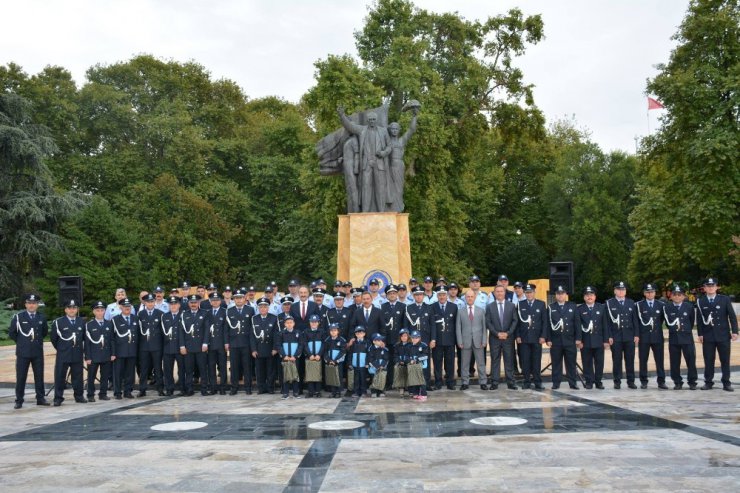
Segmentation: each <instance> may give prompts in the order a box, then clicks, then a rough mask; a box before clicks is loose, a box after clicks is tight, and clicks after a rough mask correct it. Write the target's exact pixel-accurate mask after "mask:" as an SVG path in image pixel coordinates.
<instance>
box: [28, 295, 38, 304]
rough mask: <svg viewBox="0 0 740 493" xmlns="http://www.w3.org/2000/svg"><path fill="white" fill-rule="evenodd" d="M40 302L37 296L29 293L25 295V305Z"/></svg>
mask: <svg viewBox="0 0 740 493" xmlns="http://www.w3.org/2000/svg"><path fill="white" fill-rule="evenodd" d="M39 301H41V298H39V296H38V295H35V294H33V293H29V294H27V295H26V303H38V302H39Z"/></svg>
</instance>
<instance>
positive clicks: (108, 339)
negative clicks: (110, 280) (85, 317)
mask: <svg viewBox="0 0 740 493" xmlns="http://www.w3.org/2000/svg"><path fill="white" fill-rule="evenodd" d="M105 309H106V305H105V303H103V302H102V301H96V302H95V303H94V304H93V305H92V311H93V315H94V318H93V320H90V321H89V322H87V323H86V324H85V338H86V341H85V347H84V354H85V364H86V365H87V400H88V401H89V402H95V377H96V376H97V375H98V370H100V392H99V393H98V397H99V398H100V400H101V401H108V400H110V397H108V380H109V379H110V375H111V370H112V367H113V361H115V359H116V356H115V354H114V352H113V322H111V321H110V320H106V319H105Z"/></svg>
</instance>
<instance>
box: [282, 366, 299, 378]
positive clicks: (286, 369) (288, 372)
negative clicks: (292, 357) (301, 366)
mask: <svg viewBox="0 0 740 493" xmlns="http://www.w3.org/2000/svg"><path fill="white" fill-rule="evenodd" d="M297 381H298V368H296V366H295V361H283V382H286V383H291V382H297Z"/></svg>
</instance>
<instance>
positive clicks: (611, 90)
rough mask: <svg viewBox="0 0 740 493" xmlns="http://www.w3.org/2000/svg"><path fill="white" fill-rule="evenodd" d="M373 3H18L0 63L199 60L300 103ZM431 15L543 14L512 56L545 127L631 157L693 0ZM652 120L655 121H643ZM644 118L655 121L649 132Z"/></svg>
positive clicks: (472, 6) (454, 5) (29, 67)
mask: <svg viewBox="0 0 740 493" xmlns="http://www.w3.org/2000/svg"><path fill="white" fill-rule="evenodd" d="M369 2H370V0H358V1H355V0H310V1H309V0H303V1H299V0H262V1H258V0H218V1H215V0H214V1H196V0H159V1H153V0H152V1H144V0H128V1H105V2H103V1H95V0H67V1H63V2H61V1H52V0H46V1H42V0H23V1H13V2H10V1H5V2H3V4H2V12H3V18H4V19H3V23H2V24H3V27H2V29H1V30H0V63H3V64H4V63H7V62H11V61H12V62H16V63H18V64H19V65H21V66H22V67H23V68H24V69H25V70H26V72H28V73H31V74H32V73H36V72H38V71H39V70H41V69H42V68H43V67H44V66H46V65H61V66H63V67H65V68H67V69H69V70H70V71H71V72H72V74H73V76H74V78H75V80H76V81H77V84H78V85H81V84H83V83H84V80H85V70H86V69H87V68H89V67H90V66H92V65H94V64H97V63H100V64H110V63H114V62H117V61H122V60H127V59H129V58H130V57H132V56H134V55H137V54H141V53H147V54H152V55H155V56H157V57H160V58H165V59H174V60H178V61H187V60H194V61H196V62H198V63H200V64H202V65H203V66H205V67H206V68H207V69H208V70H210V71H211V73H212V74H213V76H214V77H215V78H229V79H232V80H234V81H236V82H237V83H238V84H239V85H240V86H241V87H242V88H243V89H244V91H245V93H246V94H247V95H248V96H249V97H250V98H256V97H261V96H266V95H278V96H281V97H283V98H285V99H287V100H289V101H297V100H298V99H299V98H300V97H301V95H302V94H303V93H304V92H305V91H306V90H307V89H308V88H310V87H311V86H312V85H313V83H314V80H313V76H314V66H313V63H314V62H315V61H316V60H318V59H322V58H325V57H326V56H327V55H328V54H343V53H350V54H355V53H356V51H355V47H354V38H353V32H354V31H355V30H358V29H360V28H361V27H362V24H363V19H364V17H365V16H366V14H367V5H368V3H369ZM416 5H417V6H419V7H422V8H425V9H427V10H431V11H436V12H444V11H450V10H456V11H457V12H459V13H460V14H461V15H462V16H464V17H465V18H467V19H485V18H486V17H488V16H492V15H497V14H500V13H504V12H506V11H507V10H508V9H510V8H512V7H515V6H518V7H519V8H521V9H522V10H523V11H524V13H525V14H527V15H532V14H542V17H543V20H544V23H545V35H546V39H545V40H544V41H542V42H541V43H540V44H539V45H536V46H533V47H530V48H529V50H528V53H527V54H526V56H524V57H522V58H521V59H519V60H518V61H517V63H518V65H519V66H520V67H521V68H522V69H523V71H524V75H525V79H526V80H527V81H529V82H531V83H533V84H534V85H535V101H536V103H537V105H538V106H539V107H540V108H541V109H542V110H543V111H544V113H545V115H546V117H547V119H548V122H551V121H553V120H557V119H561V118H575V120H576V121H577V123H578V124H579V126H581V127H584V128H587V129H589V130H590V131H591V132H592V139H593V140H594V141H595V142H597V143H598V144H599V145H600V146H601V147H602V148H603V149H604V150H607V151H608V150H612V149H621V150H624V151H627V152H634V149H635V137H639V136H643V135H645V134H646V133H648V128H650V130H652V131H654V130H655V127H656V126H657V125H658V124H659V122H658V117H659V115H660V113H661V111H662V110H658V111H651V112H650V115H649V116H648V114H647V111H646V109H647V102H646V97H645V81H646V79H648V78H650V77H653V76H654V75H655V74H656V70H655V64H657V63H664V62H666V61H667V60H668V56H669V54H670V52H671V50H672V49H673V47H674V46H675V42H674V41H672V40H671V39H670V38H671V36H672V35H673V34H674V33H675V32H676V29H677V27H678V25H679V24H680V23H681V20H682V19H683V16H684V15H685V11H686V8H687V5H688V0H611V1H600V0H580V1H576V0H558V1H552V0H549V1H548V0H524V1H519V2H514V1H508V0H454V1H450V0H417V1H416ZM648 118H649V120H650V121H649V122H648ZM648 125H649V127H648Z"/></svg>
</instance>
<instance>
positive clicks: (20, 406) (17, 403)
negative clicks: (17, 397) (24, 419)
mask: <svg viewBox="0 0 740 493" xmlns="http://www.w3.org/2000/svg"><path fill="white" fill-rule="evenodd" d="M22 407H23V403H22V402H18V401H16V402H15V406H13V409H20V408H22Z"/></svg>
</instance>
